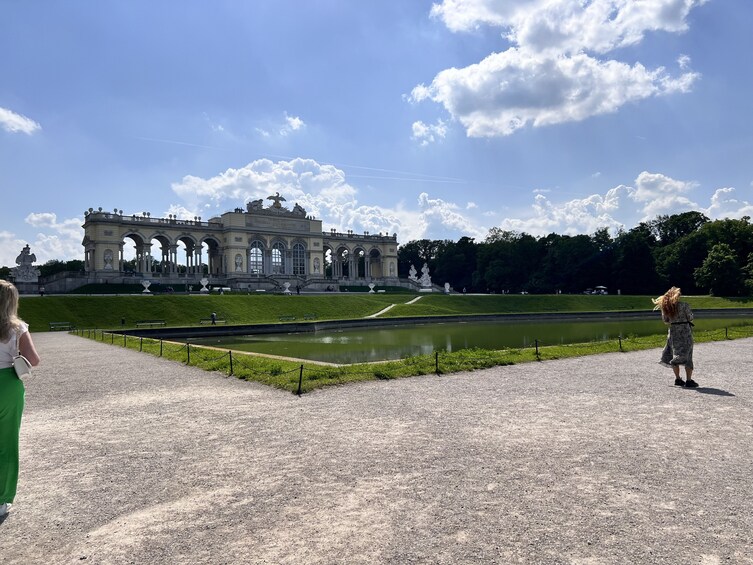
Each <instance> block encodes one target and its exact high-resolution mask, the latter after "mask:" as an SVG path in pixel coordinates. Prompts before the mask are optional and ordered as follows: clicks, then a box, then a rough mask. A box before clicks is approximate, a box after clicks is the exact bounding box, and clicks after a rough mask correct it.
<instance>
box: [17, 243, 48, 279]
mask: <svg viewBox="0 0 753 565" xmlns="http://www.w3.org/2000/svg"><path fill="white" fill-rule="evenodd" d="M36 260H37V256H36V255H34V254H33V253H32V252H31V249H30V248H29V244H28V243H27V244H26V247H24V248H23V249H22V250H21V254H20V255H19V256H18V257H16V265H18V267H13V268H12V269H11V274H12V275H13V280H14V281H15V282H32V283H34V282H37V281H38V280H39V275H40V274H41V273H40V271H39V269H37V268H36V267H35V266H34V265H33V264H34V261H36Z"/></svg>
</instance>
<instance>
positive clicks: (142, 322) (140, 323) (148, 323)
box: [136, 320, 165, 328]
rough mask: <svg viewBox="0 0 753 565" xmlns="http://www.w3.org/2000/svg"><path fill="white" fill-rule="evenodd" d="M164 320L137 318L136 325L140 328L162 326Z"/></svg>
mask: <svg viewBox="0 0 753 565" xmlns="http://www.w3.org/2000/svg"><path fill="white" fill-rule="evenodd" d="M164 325H165V320H139V321H138V322H136V327H137V328H140V327H142V326H164Z"/></svg>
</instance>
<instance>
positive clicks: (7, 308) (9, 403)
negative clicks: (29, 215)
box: [0, 280, 39, 518]
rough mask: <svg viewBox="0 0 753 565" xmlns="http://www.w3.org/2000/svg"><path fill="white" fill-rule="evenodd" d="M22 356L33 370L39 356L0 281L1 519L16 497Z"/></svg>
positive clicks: (9, 289)
mask: <svg viewBox="0 0 753 565" xmlns="http://www.w3.org/2000/svg"><path fill="white" fill-rule="evenodd" d="M19 353H21V355H23V356H24V357H26V359H28V360H29V362H30V363H31V364H32V366H36V365H38V364H39V355H38V354H37V350H36V348H35V347H34V342H33V341H32V339H31V334H30V333H29V326H27V325H26V324H25V323H24V322H23V321H22V320H21V319H19V317H18V290H17V289H16V287H15V286H13V285H12V284H11V283H9V282H8V281H4V280H0V518H2V517H3V516H5V515H6V514H7V513H8V508H9V506H10V504H11V503H12V502H13V498H14V497H15V496H16V484H17V483H18V433H19V431H20V430H21V414H22V413H23V410H24V384H23V382H22V381H21V379H19V378H18V375H16V371H15V369H14V368H13V357H15V356H16V355H18V354H19Z"/></svg>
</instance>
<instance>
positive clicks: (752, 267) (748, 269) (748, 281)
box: [743, 253, 753, 296]
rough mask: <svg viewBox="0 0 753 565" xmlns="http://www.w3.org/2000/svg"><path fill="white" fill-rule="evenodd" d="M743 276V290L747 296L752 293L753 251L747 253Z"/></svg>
mask: <svg viewBox="0 0 753 565" xmlns="http://www.w3.org/2000/svg"><path fill="white" fill-rule="evenodd" d="M743 276H744V277H745V280H744V283H745V290H746V291H747V292H748V296H750V295H753V253H749V254H748V260H747V262H746V264H745V267H743Z"/></svg>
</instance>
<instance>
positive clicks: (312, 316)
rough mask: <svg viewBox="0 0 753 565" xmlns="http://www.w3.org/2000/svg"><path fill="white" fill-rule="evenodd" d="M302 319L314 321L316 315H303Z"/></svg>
mask: <svg viewBox="0 0 753 565" xmlns="http://www.w3.org/2000/svg"><path fill="white" fill-rule="evenodd" d="M303 319H304V320H316V314H304V315H303Z"/></svg>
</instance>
